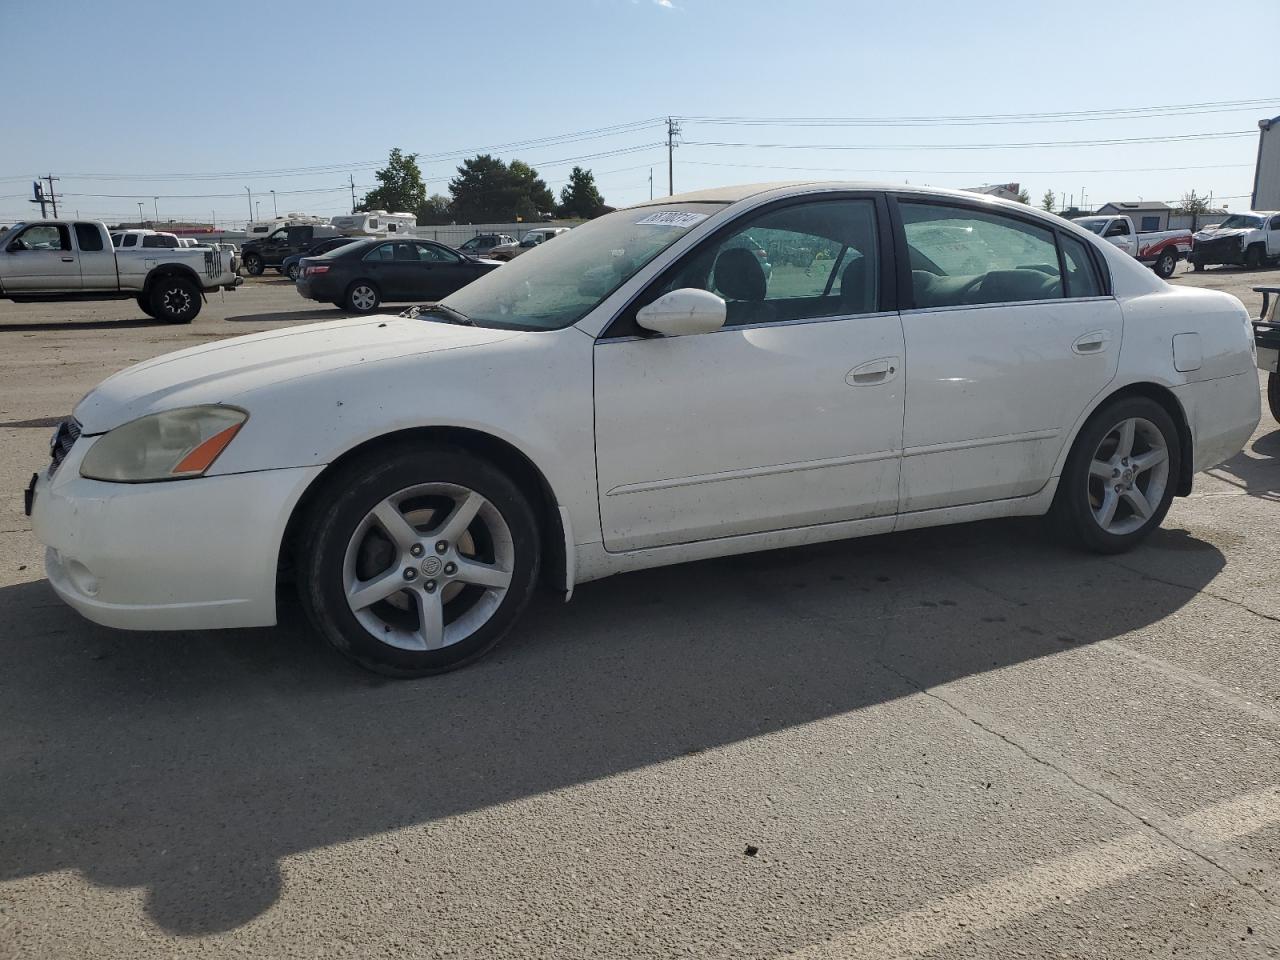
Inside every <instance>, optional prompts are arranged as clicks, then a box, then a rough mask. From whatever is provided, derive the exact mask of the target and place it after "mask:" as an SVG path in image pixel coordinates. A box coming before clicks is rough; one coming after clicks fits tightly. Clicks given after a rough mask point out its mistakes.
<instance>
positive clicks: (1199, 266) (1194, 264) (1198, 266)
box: [1191, 260, 1204, 273]
mask: <svg viewBox="0 0 1280 960" xmlns="http://www.w3.org/2000/svg"><path fill="white" fill-rule="evenodd" d="M1191 269H1192V270H1194V271H1195V272H1196V273H1203V272H1204V263H1203V261H1200V260H1192V261H1191Z"/></svg>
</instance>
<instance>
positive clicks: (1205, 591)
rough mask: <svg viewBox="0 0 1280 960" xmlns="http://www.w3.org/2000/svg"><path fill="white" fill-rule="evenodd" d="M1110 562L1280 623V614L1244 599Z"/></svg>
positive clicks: (1122, 568) (1145, 577) (1140, 574)
mask: <svg viewBox="0 0 1280 960" xmlns="http://www.w3.org/2000/svg"><path fill="white" fill-rule="evenodd" d="M1108 562H1109V563H1112V564H1114V565H1115V566H1117V567H1119V568H1120V569H1121V570H1127V571H1129V572H1130V573H1136V574H1137V575H1138V576H1140V577H1142V578H1143V579H1144V580H1150V581H1152V582H1153V583H1162V584H1164V585H1165V586H1167V587H1177V588H1178V589H1179V590H1185V591H1187V592H1188V593H1190V594H1193V595H1195V594H1202V595H1204V596H1206V597H1212V598H1213V599H1214V600H1220V601H1221V602H1223V603H1228V604H1230V605H1231V606H1233V607H1239V608H1240V609H1241V610H1243V611H1245V612H1246V613H1251V614H1253V615H1254V616H1255V617H1261V618H1262V619H1263V620H1270V621H1271V622H1272V623H1280V616H1276V615H1275V614H1271V613H1263V612H1262V611H1261V610H1255V609H1254V608H1253V607H1251V606H1249V605H1248V604H1247V603H1245V602H1244V601H1242V600H1236V599H1235V598H1233V597H1228V596H1225V595H1223V594H1221V593H1214V592H1213V591H1212V590H1210V589H1208V588H1207V587H1189V586H1187V585H1186V584H1185V583H1179V582H1178V581H1177V580H1166V579H1165V578H1164V577H1157V576H1156V575H1155V574H1154V573H1148V572H1147V571H1146V570H1141V569H1139V568H1137V567H1131V566H1129V565H1128V564H1127V563H1121V562H1120V561H1119V560H1116V559H1115V558H1109V560H1108Z"/></svg>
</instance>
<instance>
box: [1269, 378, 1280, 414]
mask: <svg viewBox="0 0 1280 960" xmlns="http://www.w3.org/2000/svg"><path fill="white" fill-rule="evenodd" d="M1267 406H1269V407H1270V408H1271V416H1272V417H1274V418H1275V419H1276V420H1280V373H1269V374H1267Z"/></svg>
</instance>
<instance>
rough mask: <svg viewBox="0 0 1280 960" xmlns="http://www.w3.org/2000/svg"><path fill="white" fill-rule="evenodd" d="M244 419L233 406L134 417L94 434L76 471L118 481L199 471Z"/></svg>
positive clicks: (187, 475)
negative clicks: (94, 439) (102, 432)
mask: <svg viewBox="0 0 1280 960" xmlns="http://www.w3.org/2000/svg"><path fill="white" fill-rule="evenodd" d="M248 419H249V414H248V413H246V412H245V411H243V410H241V409H239V408H237V407H223V406H206V407H184V408H182V409H180V410H166V411H165V412H164V413H154V414H152V415H150V416H147V417H142V418H140V419H138V420H133V421H131V422H129V423H126V424H123V425H121V426H119V427H116V428H115V429H114V430H111V431H108V432H107V433H106V434H105V435H104V436H101V437H99V438H98V440H97V442H96V443H94V445H93V446H92V447H90V448H89V452H88V453H87V454H85V458H84V461H83V462H82V463H81V464H80V476H82V477H87V478H88V479H90V480H112V481H115V482H117V483H145V482H148V481H152V480H185V479H189V478H191V477H199V476H203V475H204V472H205V471H206V470H208V469H209V467H211V466H212V465H213V461H215V460H216V459H218V455H219V454H220V453H222V451H223V450H224V449H226V446H227V444H229V443H230V442H231V440H232V438H234V437H235V435H236V433H237V431H239V429H240V428H241V427H242V426H244V423H245V421H246V420H248Z"/></svg>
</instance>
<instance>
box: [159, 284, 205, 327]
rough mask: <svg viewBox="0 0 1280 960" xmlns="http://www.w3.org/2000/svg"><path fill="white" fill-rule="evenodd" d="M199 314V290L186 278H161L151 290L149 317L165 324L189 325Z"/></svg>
mask: <svg viewBox="0 0 1280 960" xmlns="http://www.w3.org/2000/svg"><path fill="white" fill-rule="evenodd" d="M199 312H200V288H199V287H197V286H196V285H195V284H194V283H192V282H191V281H190V280H188V279H187V278H186V277H162V278H160V279H159V280H158V281H156V284H155V286H153V287H152V288H151V315H152V316H153V317H155V318H156V319H157V320H163V321H165V322H166V323H190V322H191V321H192V320H194V319H195V318H196V314H198V313H199Z"/></svg>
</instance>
